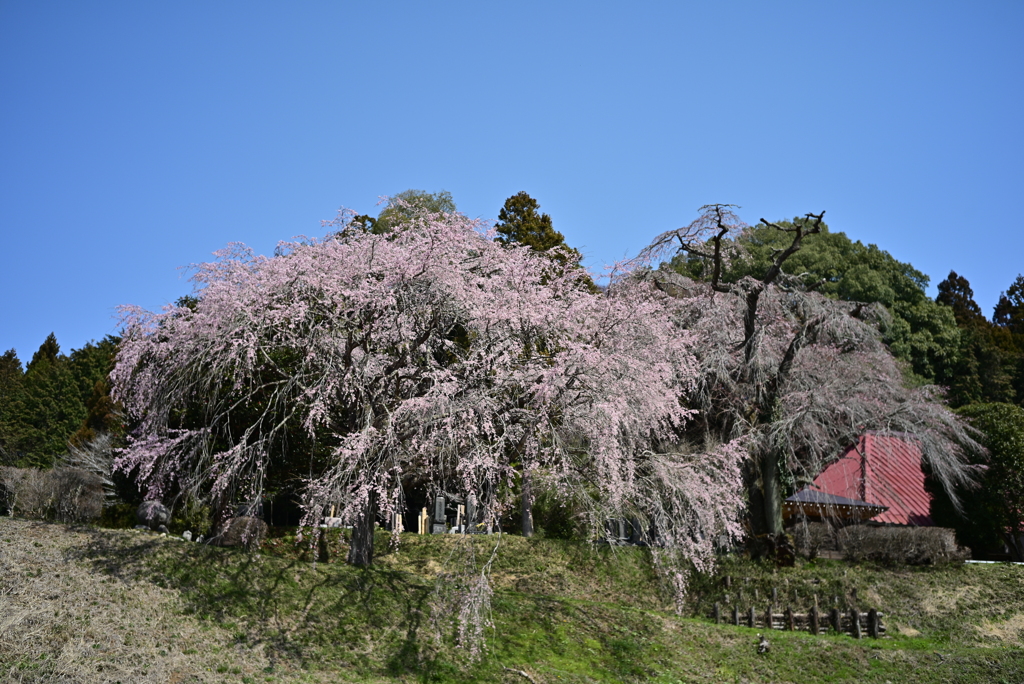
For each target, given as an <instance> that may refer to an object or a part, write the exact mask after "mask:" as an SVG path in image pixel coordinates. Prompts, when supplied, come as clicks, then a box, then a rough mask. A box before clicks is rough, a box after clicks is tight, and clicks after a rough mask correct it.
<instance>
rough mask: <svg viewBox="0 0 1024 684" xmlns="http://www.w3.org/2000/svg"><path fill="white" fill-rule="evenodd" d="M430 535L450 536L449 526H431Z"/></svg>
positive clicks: (437, 524)
mask: <svg viewBox="0 0 1024 684" xmlns="http://www.w3.org/2000/svg"><path fill="white" fill-rule="evenodd" d="M430 534H448V526H447V525H445V524H443V523H434V524H433V525H431V526H430Z"/></svg>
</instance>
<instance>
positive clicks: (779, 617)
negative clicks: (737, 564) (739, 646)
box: [711, 576, 885, 639]
mask: <svg viewBox="0 0 1024 684" xmlns="http://www.w3.org/2000/svg"><path fill="white" fill-rule="evenodd" d="M724 580H725V581H724V585H725V588H726V589H727V590H728V589H731V588H732V578H731V577H728V576H727V577H725V578H724ZM767 598H768V597H767V596H766V597H765V599H767ZM793 598H794V599H797V600H799V597H798V596H797V593H796V591H795V590H794V592H793ZM850 598H851V599H852V601H851V602H855V601H856V600H857V592H856V590H852V591H851V592H850ZM754 600H755V601H757V600H758V591H757V589H754ZM832 601H833V604H834V605H833V607H832V608H831V609H828V610H821V609H820V608H818V597H817V595H815V596H814V606H812V607H811V608H810V610H808V611H807V612H806V613H797V612H794V611H793V609H792V608H791V607H787V608H786V609H785V610H784V611H782V612H775V611H776V607H777V606H778V605H779V590H778V588H776V587H773V588H772V590H771V599H770V601H768V602H767V603H768V605H767V606H765V608H764V609H762V610H758V609H756V608H754V607H753V606H749V605H748V607H747V608H745V609H743V608H741V607H740V606H741V605H742V603H743V591H742V590H740V591H739V603H732V602H731V601H730V599H729V595H728V594H727V595H726V597H725V607H724V608H723V604H721V603H717V602H716V603H715V604H714V608H713V610H712V613H711V619H713V620H714V621H715V624H723V623H724V624H731V625H737V626H739V625H742V626H744V627H751V628H757V627H760V628H762V629H765V630H772V629H777V630H787V631H791V632H795V631H802V632H810V633H811V634H815V635H817V634H826V633H828V632H833V633H837V634H849V635H850V636H852V637H853V638H855V639H860V638H861V637H862V636H865V635H866V636H869V637H871V638H874V639H877V638H879V637H881V636H884V635H885V625H884V624H883V623H882V618H883V617H885V616H884V615H883V614H882V613H880V612H878V611H877V610H876V609H874V608H872V609H870V610H868V611H866V612H862V611H861V610H859V609H858V608H857V607H855V606H854V607H847V609H846V610H840V609H839V596H834V597H832ZM730 604H731V605H730Z"/></svg>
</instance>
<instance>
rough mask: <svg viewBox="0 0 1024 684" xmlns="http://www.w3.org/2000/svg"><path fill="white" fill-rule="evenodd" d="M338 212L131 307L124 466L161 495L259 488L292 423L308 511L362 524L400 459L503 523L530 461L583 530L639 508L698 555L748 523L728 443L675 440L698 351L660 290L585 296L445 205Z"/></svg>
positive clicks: (704, 557) (676, 554)
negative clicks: (320, 454) (314, 456)
mask: <svg viewBox="0 0 1024 684" xmlns="http://www.w3.org/2000/svg"><path fill="white" fill-rule="evenodd" d="M350 223H351V218H350V217H349V216H348V215H342V216H341V217H339V219H338V220H337V221H336V222H335V224H334V225H332V226H331V229H332V233H331V235H329V236H328V237H327V238H325V239H323V240H312V241H307V242H301V243H290V244H286V245H283V246H282V247H281V248H280V249H279V250H278V252H277V256H275V257H273V258H263V257H257V256H255V255H253V254H252V253H250V252H249V251H248V250H246V249H244V248H243V247H241V246H233V247H231V248H230V249H227V250H225V251H223V252H221V253H220V254H219V259H218V260H217V261H216V262H213V263H210V264H205V265H203V266H201V267H200V268H199V270H198V271H197V274H196V276H195V282H196V288H197V289H196V299H195V306H194V308H188V307H174V308H171V309H169V310H167V311H165V312H163V313H151V312H148V311H144V310H142V309H139V308H134V307H127V308H125V309H124V322H125V329H124V339H123V342H122V344H121V347H120V351H119V354H118V361H117V366H116V368H115V370H114V372H113V374H112V378H113V381H114V387H115V394H116V396H117V397H118V398H119V399H120V400H121V401H123V403H124V405H125V407H126V410H127V412H128V414H129V416H130V417H131V418H132V419H133V420H134V421H135V424H136V432H135V435H134V436H133V438H132V439H131V440H130V443H129V446H128V448H127V450H126V451H125V453H124V455H123V457H122V458H121V460H120V462H119V467H120V468H122V469H126V470H133V471H134V472H136V473H137V474H138V476H139V478H140V480H141V481H142V482H143V483H144V484H145V485H147V486H148V487H149V489H150V492H151V494H153V495H164V496H170V495H173V494H174V493H175V491H185V490H189V491H193V492H200V493H203V494H205V495H208V496H210V497H212V498H214V499H218V498H219V499H220V500H221V501H224V500H225V499H226V498H228V497H230V496H237V497H244V498H245V499H246V500H251V498H252V497H255V496H256V495H258V494H259V492H260V491H261V490H262V489H263V488H265V487H266V486H267V485H268V482H267V474H268V473H269V472H270V471H271V470H272V466H273V462H274V461H275V460H278V459H281V458H289V457H290V456H289V455H288V452H289V450H290V449H291V448H293V447H294V446H295V444H294V442H293V441H292V437H293V436H294V435H295V434H297V433H301V434H304V435H305V436H306V443H315V444H318V445H321V446H322V447H323V448H324V450H325V458H324V459H323V461H322V462H319V463H318V464H317V467H316V468H315V469H314V468H311V469H310V471H309V472H308V474H307V481H306V486H305V490H304V506H305V510H306V511H307V521H308V522H316V521H317V520H318V519H319V517H320V516H322V515H323V514H324V511H325V507H328V506H333V507H334V508H335V510H336V512H337V515H339V516H341V517H342V518H343V519H344V520H346V521H348V522H350V523H352V524H353V525H355V526H356V528H357V534H361V533H359V532H358V530H360V529H363V528H364V527H365V525H366V522H367V521H369V524H370V529H371V532H372V522H373V520H374V519H375V515H376V512H377V511H380V512H381V513H382V514H383V515H385V516H388V515H389V514H391V513H393V512H395V511H399V510H401V506H402V499H403V496H404V494H403V492H404V490H403V480H404V479H405V478H407V476H409V475H410V474H414V475H415V477H416V478H417V479H418V481H420V482H423V483H424V486H427V487H429V488H431V489H432V490H434V491H457V492H461V493H464V494H465V495H466V496H467V497H472V498H474V499H475V500H476V501H477V502H478V504H479V510H480V512H481V515H482V516H483V518H482V519H483V521H484V523H486V524H488V525H495V524H496V523H497V520H498V518H499V516H500V514H501V512H502V511H503V510H505V509H507V508H508V507H509V506H510V505H511V498H514V494H513V492H514V486H513V485H514V484H515V482H516V481H517V479H518V478H519V477H521V476H522V474H523V473H526V472H530V473H534V474H536V475H537V477H539V478H543V479H544V480H545V481H546V482H547V483H548V484H549V489H550V491H554V492H559V495H560V496H561V497H562V500H563V501H569V502H571V503H573V504H574V505H575V506H578V507H580V508H581V509H582V510H584V511H586V515H587V516H589V517H587V518H586V519H587V520H589V522H590V524H591V525H592V526H593V529H594V530H595V533H597V532H598V531H599V532H600V533H601V534H603V524H604V520H605V519H606V518H607V517H609V516H611V517H617V516H625V515H627V514H628V515H637V516H643V519H644V520H647V521H649V522H650V523H652V524H653V528H649V529H656V530H657V535H658V538H659V540H660V541H661V542H662V545H661V546H660V547H659V550H658V551H657V553H658V554H659V557H660V558H662V560H663V561H664V562H663V566H664V567H672V568H676V569H677V570H678V569H681V568H684V567H687V563H694V564H696V565H697V567H701V568H703V567H708V565H709V564H711V563H712V562H713V549H712V541H713V540H714V539H716V538H717V537H719V536H720V535H723V534H724V535H727V536H728V535H736V534H738V533H739V527H738V526H737V515H738V508H739V506H740V505H741V501H740V496H739V487H740V478H739V462H740V457H741V454H740V451H739V449H738V448H737V445H736V444H733V443H732V442H731V440H724V441H721V442H714V443H708V444H706V445H705V444H703V443H701V444H699V445H697V448H690V449H684V448H682V447H680V446H679V440H678V437H679V434H680V431H681V430H682V429H683V427H684V425H685V424H686V423H687V422H688V421H689V420H690V419H691V417H692V414H693V412H692V411H691V410H688V409H686V408H684V407H683V406H682V405H681V404H680V402H679V396H680V394H681V393H683V392H684V391H686V390H687V388H688V387H689V386H690V385H691V384H692V383H693V382H694V381H695V365H694V356H693V352H692V350H691V347H690V344H691V336H690V335H688V334H686V333H683V332H680V331H679V330H677V329H676V328H675V327H674V325H673V324H672V320H671V319H672V317H671V316H670V315H669V314H668V313H667V311H668V309H670V308H671V307H673V306H675V303H674V302H673V301H672V300H670V299H669V298H667V297H665V296H664V295H662V294H661V293H659V292H658V291H657V290H656V289H654V288H653V287H651V286H650V284H649V283H644V282H640V281H636V282H633V283H629V284H622V285H621V286H620V287H619V288H617V290H616V292H615V294H614V295H598V294H595V293H593V292H590V291H589V290H587V289H586V288H581V287H580V279H581V278H582V277H583V275H584V274H583V273H582V272H581V271H579V270H577V269H566V270H564V271H563V272H561V273H558V274H552V273H551V269H550V261H549V260H548V259H546V258H545V257H543V256H541V255H540V254H537V253H536V252H535V251H534V250H533V249H531V248H529V247H524V246H505V245H502V244H499V243H497V242H495V241H492V240H489V239H487V238H486V237H485V235H484V234H483V232H482V230H483V226H482V225H479V224H477V223H475V222H473V221H470V220H469V219H467V218H466V217H464V216H462V215H460V214H457V213H435V212H431V211H414V212H413V213H412V214H411V216H410V217H408V218H407V219H405V220H404V221H403V223H402V224H401V230H395V231H392V232H391V233H389V234H387V235H383V234H375V233H373V232H368V231H365V230H348V228H349V224H350ZM239 412H240V413H241V415H243V416H244V417H245V418H244V420H238V419H237V418H236V417H235V414H236V413H239ZM300 446H301V444H300ZM371 538H372V536H371ZM370 559H372V556H370V557H368V558H364V559H362V560H364V561H365V562H369V561H370ZM360 562H362V561H360ZM673 576H674V577H677V578H682V577H683V575H681V574H675V575H673Z"/></svg>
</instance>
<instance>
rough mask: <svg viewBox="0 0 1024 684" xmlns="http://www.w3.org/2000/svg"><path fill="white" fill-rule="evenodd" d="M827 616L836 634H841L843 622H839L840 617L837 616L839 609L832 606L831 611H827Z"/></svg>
mask: <svg viewBox="0 0 1024 684" xmlns="http://www.w3.org/2000/svg"><path fill="white" fill-rule="evenodd" d="M828 617H829V622H830V623H831V624H832V629H833V630H835V632H836V633H837V634H841V633H842V631H843V624H842V622H841V618H840V617H839V609H838V608H833V609H832V610H831V611H829V616H828Z"/></svg>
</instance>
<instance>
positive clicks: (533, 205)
mask: <svg viewBox="0 0 1024 684" xmlns="http://www.w3.org/2000/svg"><path fill="white" fill-rule="evenodd" d="M539 209H540V204H539V203H538V202H537V200H535V199H533V198H532V197H530V196H529V195H528V194H526V193H525V192H518V193H516V194H515V195H512V196H511V197H509V198H508V199H507V200H505V205H504V206H503V207H502V208H501V211H500V212H498V223H497V224H495V226H494V228H495V230H496V231H497V233H498V235H499V236H500V237H498V238H497V240H498V242H500V243H501V244H504V245H509V244H513V243H517V244H520V245H527V246H528V247H530V248H531V249H532V250H533V251H535V252H540V253H542V254H544V255H545V256H547V257H549V258H551V259H552V260H554V261H555V262H557V263H558V264H559V265H560V267H561V268H562V269H565V268H581V266H580V261H581V260H582V259H583V255H582V254H580V253H579V252H578V251H577V250H575V249H573V248H572V247H569V246H568V245H567V244H565V236H564V235H562V234H561V233H559V232H558V231H557V230H555V228H554V225H553V224H552V222H551V217H550V216H548V215H547V214H542V213H539ZM585 282H586V284H587V286H588V288H589V289H591V291H594V290H596V286H595V285H594V283H593V281H592V280H591V279H590V277H589V276H588V277H587V278H586V281H585Z"/></svg>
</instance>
